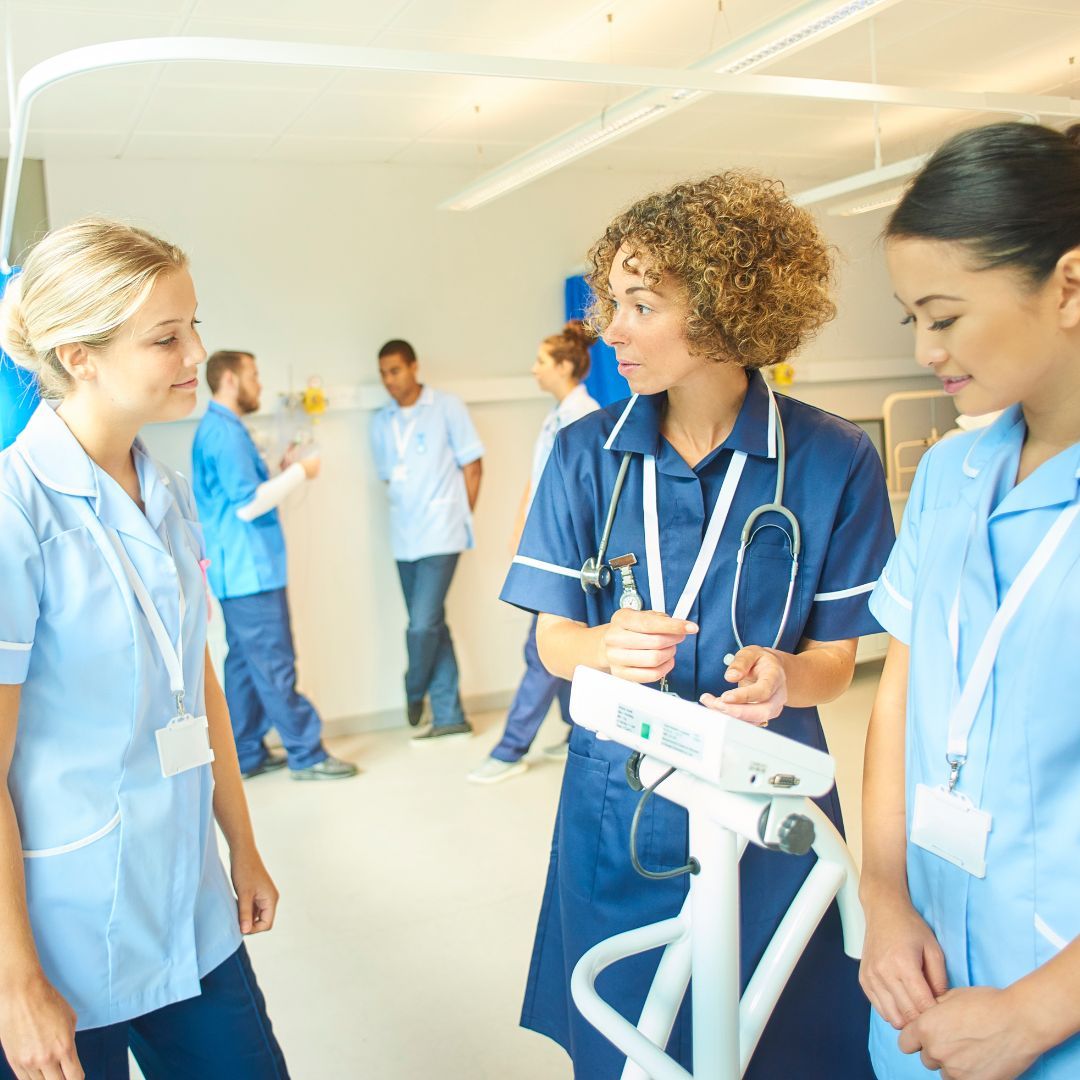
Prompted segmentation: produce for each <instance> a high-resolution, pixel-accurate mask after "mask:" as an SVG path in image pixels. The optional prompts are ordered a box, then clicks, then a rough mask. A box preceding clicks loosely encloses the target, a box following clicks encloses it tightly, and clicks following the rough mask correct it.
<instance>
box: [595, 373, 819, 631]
mask: <svg viewBox="0 0 1080 1080" xmlns="http://www.w3.org/2000/svg"><path fill="white" fill-rule="evenodd" d="M769 407H770V413H769V422H770V423H769V427H770V442H772V436H773V434H774V433H775V447H776V454H775V456H776V490H775V493H774V495H773V500H772V502H768V503H762V504H761V505H760V506H758V507H756V508H755V509H753V510H751V511H750V513H749V514H748V515H747V517H746V520H745V521H744V522H743V527H742V533H741V535H740V539H739V554H738V556H737V558H736V562H735V580H734V583H733V584H732V587H731V629H732V631H733V632H734V634H735V641H736V643H737V644H738V646H739V648H740V649H741V648H744V647H745V643H744V642H743V639H742V636H741V635H740V633H739V624H738V610H737V604H738V595H739V584H740V582H741V581H742V567H743V560H744V558H745V556H746V552H747V549H748V548H749V547H750V545H751V544H752V543H753V541H754V537H755V536H757V534H758V533H759V532H760V531H761V530H762V529H780V530H781V532H784V534H785V536H787V541H788V552H789V554H790V556H791V569H790V573H789V575H788V590H787V599H786V600H785V603H784V612H783V614H782V615H781V617H780V625H779V627H778V628H777V631H776V637H775V638H773V641H772V648H774V649H775V648H776V647H777V646H778V645H779V644H780V639H781V638H782V637H783V635H784V630H785V628H786V627H787V621H788V616H789V615H790V614H791V600H792V597H793V596H794V593H795V577H796V575H797V574H798V572H799V556H800V554H801V553H802V530H801V529H800V528H799V520H798V518H796V516H795V515H794V514H793V513H792V512H791V511H790V510H789V509H788V508H787V507H786V506H785V505H784V479H785V471H786V469H787V445H786V443H785V440H784V423H783V420H782V419H781V418H780V409H779V407H778V406H777V404H776V398H775V397H774V396H773V393H772V391H771V390H770V391H769ZM632 456H633V454H632V452H631V451H629V450H627V451H626V452H625V453H624V454H623V456H622V461H621V462H620V463H619V472H618V475H617V476H616V478H615V484H614V486H613V487H612V490H611V499H610V501H609V502H608V508H607V514H606V515H605V518H604V530H603V533H602V534H601V537H600V545H599V547H598V548H597V552H596V554H595V555H594V556H592V557H591V558H589V559H587V560H586V562H585V564H584V566H582V568H581V587H582V589H584V590H585V592H586V593H593V592H600V591H601V590H602V589H606V588H607V586H608V585H609V584H610V582H611V571H612V569H617V570H619V572H620V577H621V579H622V592H621V595H620V597H619V607H628V608H634V609H635V610H640V609H641V604H640V602H638V603H635V600H634V598H635V597H636V598H637V600H638V601H640V600H641V594H640V592H639V591H638V588H637V585H636V584H635V582H634V573H633V570H632V569H631V567H632V566H633V565H635V564H636V562H637V558H636V557H635V556H634V555H624V556H620V557H619V558H618V559H612V560H611V562H610V563H606V562H605V561H604V559H605V557H606V555H607V548H608V541H609V540H610V538H611V528H612V525H613V524H614V522H615V512H616V510H617V509H618V506H619V498H620V496H621V495H622V489H623V484H624V482H625V480H626V472H627V469H628V468H629V467H630V459H631V457H632ZM744 458H745V455H744ZM737 461H738V458H737V456H736V457H733V458H732V462H731V465H730V466H729V470H730V469H733V468H735V466H736V463H737ZM650 466H651V468H652V469H653V470H655V463H654V462H652V461H651V459H646V472H647V473H648V471H649V469H650ZM739 469H740V471H741V463H740V464H739ZM736 482H737V475H736ZM646 487H647V489H648V487H649V485H648V484H646ZM651 491H652V496H653V515H652V518H653V521H654V522H655V518H656V513H655V495H656V489H655V475H654V476H653V483H652V486H651ZM724 494H725V493H724V491H721V493H720V495H719V496H718V497H717V506H716V507H715V508H714V510H713V518H714V519H715V518H716V517H717V515H718V513H719V512H720V510H721V500H723V499H724ZM732 494H734V492H732ZM727 505H728V506H730V502H729V503H728V504H727ZM770 513H771V514H778V515H779V516H780V517H782V518H784V520H785V521H786V522H787V523H788V525H789V526H790V528H791V532H790V533H787V532H786V530H784V529H783V528H782V527H781V526H780V525H777V524H775V523H773V522H765V523H763V524H761V525H758V521H759V520H760V519H761V518H762V517H763V516H764V515H765V514H770ZM725 516H726V508H725V509H724V511H723V515H721V517H720V520H719V522H718V524H719V528H717V529H716V530H715V535H713V536H712V537H711V542H712V551H715V549H716V543H717V542H718V541H719V538H720V537H719V534H720V531H721V530H722V528H723V520H724V517H725ZM755 526H757V528H755ZM710 533H713V529H712V521H710V528H709V530H708V533H707V534H706V538H707V541H708V540H709V539H710V538H709V534H710ZM655 542H656V547H657V551H658V550H659V537H658V536H657V537H656V541H655ZM703 550H704V548H703ZM708 555H709V559H710V560H711V556H712V552H708ZM627 560H632V561H630V562H627ZM655 561H658V560H655ZM655 571H656V567H655V566H653V565H650V577H652V576H653V574H654V573H655ZM661 580H662V579H660V577H659V575H657V576H656V582H657V583H659V582H660V581H661ZM650 591H651V592H653V594H654V595H652V596H651V597H650V599H651V600H652V603H653V605H654V607H655V608H656V609H657V610H661V609H662V607H663V604H662V603H660V604H658V603H657V597H656V595H655V592H656V589H655V588H652V587H651V589H650Z"/></svg>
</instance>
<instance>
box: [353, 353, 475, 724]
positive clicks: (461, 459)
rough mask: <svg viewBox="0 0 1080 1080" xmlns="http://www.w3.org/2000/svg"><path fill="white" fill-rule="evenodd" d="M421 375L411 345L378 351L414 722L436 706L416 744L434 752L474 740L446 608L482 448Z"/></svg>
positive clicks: (457, 410)
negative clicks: (436, 743) (454, 740)
mask: <svg viewBox="0 0 1080 1080" xmlns="http://www.w3.org/2000/svg"><path fill="white" fill-rule="evenodd" d="M417 373H418V371H417V362H416V353H415V351H414V350H413V347H412V346H411V345H410V344H409V343H408V342H407V341H400V340H395V341H388V342H387V343H386V344H385V345H384V346H383V347H382V348H381V349H380V350H379V375H380V376H381V378H382V382H383V386H385V387H386V390H387V393H389V395H390V397H391V398H392V399H393V400H392V401H391V402H389V403H388V404H386V405H385V406H383V408H381V409H380V410H379V411H378V412H377V413H376V414H375V416H374V417H373V418H372V421H371V447H372V451H373V453H374V455H375V466H376V468H377V469H378V472H379V478H380V479H381V480H383V481H385V482H386V484H387V485H388V492H389V496H390V529H391V540H392V546H393V551H394V558H395V559H396V560H397V566H398V576H399V577H400V579H401V588H402V591H403V592H404V594H405V606H406V607H407V608H408V611H409V628H408V631H407V633H406V643H407V646H408V652H409V668H408V671H407V673H406V675H405V698H406V702H407V709H408V713H407V715H408V719H409V723H410V724H412V725H413V726H414V727H415V726H417V725H418V724H419V723H420V719H421V716H422V715H423V711H424V698H425V696H426V697H428V698H429V700H430V703H431V712H432V722H431V723H430V724H428V725H425V726H424V727H422V728H420V730H419V731H418V732H417V733H416V734H415V735H414V736H413V739H414V740H416V741H417V742H426V741H430V740H431V739H437V738H442V737H445V736H449V735H470V734H472V727H471V726H470V725H469V722H468V721H467V720H466V719H465V713H464V712H463V710H462V708H461V698H460V696H459V693H458V666H457V657H456V656H455V655H454V643H453V641H452V640H451V637H450V629H449V627H448V626H447V625H446V607H445V605H446V594H447V591H448V590H449V588H450V582H451V580H452V579H453V576H454V569H455V568H456V566H457V561H458V556H459V555H460V554H461V552H462V551H466V550H467V549H469V548H471V547H472V546H473V530H472V510H473V507H474V506H475V505H476V497H477V495H478V494H479V492H480V475H481V458H482V457H483V454H484V447H483V444H482V443H481V442H480V437H479V436H478V435H477V434H476V429H475V428H474V427H473V424H472V420H470V419H469V412H468V410H467V409H466V408H465V403H464V402H463V401H461V400H460V399H459V398H456V397H454V396H453V395H452V394H444V393H443V392H442V391H439V390H433V389H432V388H431V387H430V386H422V385H421V384H420V382H419V380H418V379H417Z"/></svg>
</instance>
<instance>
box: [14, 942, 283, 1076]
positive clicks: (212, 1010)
mask: <svg viewBox="0 0 1080 1080" xmlns="http://www.w3.org/2000/svg"><path fill="white" fill-rule="evenodd" d="M200 986H201V989H202V993H201V994H200V995H199V996H198V997H193V998H188V1000H187V1001H178V1002H176V1003H175V1004H173V1005H166V1006H165V1007H164V1008H163V1009H157V1010H155V1011H154V1012H152V1013H147V1014H146V1015H145V1016H139V1017H137V1018H136V1019H134V1020H129V1021H127V1022H126V1023H122V1024H110V1025H109V1026H108V1027H99V1028H89V1029H87V1030H86V1031H80V1032H78V1033H77V1034H76V1036H75V1048H76V1050H77V1051H78V1054H79V1061H80V1063H81V1064H82V1067H83V1072H85V1074H86V1080H128V1078H129V1076H130V1073H129V1071H128V1048H129V1047H130V1048H131V1052H132V1053H133V1054H134V1055H135V1060H136V1061H137V1062H138V1063H139V1068H140V1069H141V1070H142V1072H143V1075H144V1076H145V1077H146V1080H288V1078H289V1070H288V1069H287V1068H286V1065H285V1057H284V1055H283V1054H282V1052H281V1047H280V1046H279V1045H278V1041H277V1039H276V1038H275V1037H274V1029H273V1027H272V1026H271V1024H270V1018H269V1017H268V1016H267V1014H266V1000H265V999H264V998H263V995H262V991H261V990H260V989H259V984H258V983H257V982H256V981H255V972H254V971H253V970H252V968H251V961H250V960H249V959H248V954H247V949H246V948H245V947H244V946H243V945H241V946H240V948H239V949H238V950H237V951H236V952H235V953H233V955H232V956H231V957H229V959H228V960H226V961H225V963H224V964H221V965H220V966H219V967H216V968H214V970H213V971H211V972H210V973H209V974H208V975H206V976H205V977H204V978H203V979H202V982H201V984H200ZM0 1080H15V1073H14V1072H13V1071H12V1069H11V1067H10V1066H9V1065H8V1063H7V1061H6V1060H4V1058H3V1056H2V1055H0Z"/></svg>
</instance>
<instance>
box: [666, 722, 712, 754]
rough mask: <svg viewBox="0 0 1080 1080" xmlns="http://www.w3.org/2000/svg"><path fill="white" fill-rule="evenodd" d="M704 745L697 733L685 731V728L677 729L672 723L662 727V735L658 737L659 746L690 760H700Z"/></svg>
mask: <svg viewBox="0 0 1080 1080" xmlns="http://www.w3.org/2000/svg"><path fill="white" fill-rule="evenodd" d="M704 743H705V740H704V739H703V738H702V736H701V735H700V734H698V732H696V731H687V730H686V729H685V728H681V727H677V726H676V725H675V724H672V723H667V724H665V725H664V730H663V733H662V734H661V736H660V745H661V746H663V747H664V748H665V749H666V750H674V751H675V752H676V753H679V754H683V755H685V756H686V757H690V758H699V759H700V758H701V757H702V754H703V751H702V747H703V745H704Z"/></svg>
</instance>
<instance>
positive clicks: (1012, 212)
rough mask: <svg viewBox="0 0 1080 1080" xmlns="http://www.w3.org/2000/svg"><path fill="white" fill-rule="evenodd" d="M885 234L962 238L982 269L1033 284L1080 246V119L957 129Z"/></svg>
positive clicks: (919, 178)
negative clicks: (1063, 126) (1005, 271)
mask: <svg viewBox="0 0 1080 1080" xmlns="http://www.w3.org/2000/svg"><path fill="white" fill-rule="evenodd" d="M885 236H886V238H889V237H897V238H900V237H919V238H924V239H928V240H944V241H951V242H955V243H959V244H962V245H964V246H965V247H966V248H967V249H968V250H969V251H970V253H971V255H972V256H973V258H974V261H975V265H976V266H977V267H978V269H980V270H989V269H991V268H993V267H998V266H1010V267H1013V268H1015V269H1016V270H1018V271H1020V272H1021V273H1022V274H1023V275H1024V276H1026V277H1027V278H1028V280H1029V281H1030V282H1031V284H1033V285H1037V284H1039V283H1041V282H1042V281H1045V279H1046V278H1047V277H1048V276H1049V275H1050V273H1051V271H1052V270H1053V269H1054V266H1055V265H1056V264H1057V261H1058V259H1060V258H1061V256H1062V255H1064V254H1065V252H1066V251H1069V250H1070V249H1072V248H1074V247H1077V246H1080V124H1074V125H1073V126H1072V127H1070V128H1069V129H1068V131H1066V132H1064V133H1062V132H1060V131H1055V130H1054V129H1053V128H1048V127H1042V126H1040V125H1038V124H1022V123H1015V122H1014V123H1002V124H988V125H987V126H985V127H978V128H973V129H972V130H970V131H964V132H961V133H960V134H959V135H954V136H953V137H952V138H951V139H949V140H948V142H946V143H944V144H943V145H942V146H941V147H939V148H938V150H937V151H936V152H935V153H934V155H933V157H931V158H930V160H929V161H928V162H927V163H926V165H925V166H924V168H923V170H922V172H920V173H919V174H918V176H916V177H915V179H914V181H913V182H912V184H911V186H910V187H909V188H908V190H907V192H906V193H905V195H904V198H903V199H902V200H901V202H900V205H899V206H898V207H897V208H896V210H895V211H894V212H893V215H892V217H891V218H890V219H889V223H888V225H887V226H886V227H885Z"/></svg>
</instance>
